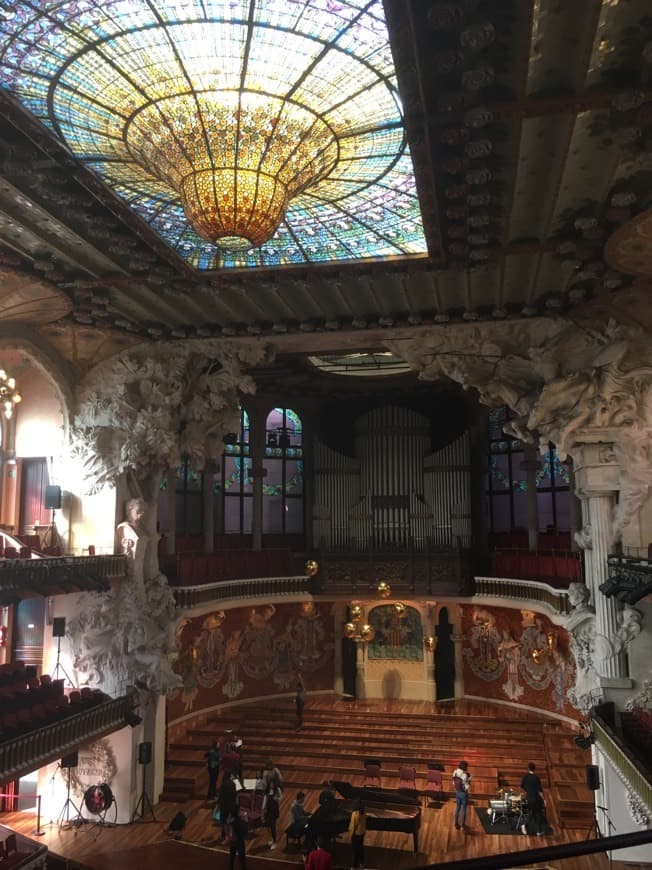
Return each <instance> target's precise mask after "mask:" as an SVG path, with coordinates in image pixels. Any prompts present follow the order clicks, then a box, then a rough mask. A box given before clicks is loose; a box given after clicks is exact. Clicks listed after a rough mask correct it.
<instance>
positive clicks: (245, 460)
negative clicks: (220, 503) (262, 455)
mask: <svg viewBox="0 0 652 870" xmlns="http://www.w3.org/2000/svg"><path fill="white" fill-rule="evenodd" d="M250 469H251V458H250V454H249V417H248V415H247V412H246V411H241V412H240V431H239V432H236V433H234V437H233V438H232V439H227V443H226V444H225V445H224V453H223V454H222V493H223V496H224V533H225V534H227V535H229V534H231V535H238V534H239V535H247V534H251V517H252V505H253V501H252V495H253V486H252V481H251V478H250V475H249V472H250Z"/></svg>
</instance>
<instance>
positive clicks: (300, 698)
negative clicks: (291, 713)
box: [294, 671, 306, 731]
mask: <svg viewBox="0 0 652 870" xmlns="http://www.w3.org/2000/svg"><path fill="white" fill-rule="evenodd" d="M296 692H297V693H296V695H295V697H294V705H295V708H296V711H297V721H296V725H295V729H296V730H297V731H301V726H302V725H303V708H304V706H305V703H306V685H305V683H304V682H303V674H302V673H301V671H297V688H296Z"/></svg>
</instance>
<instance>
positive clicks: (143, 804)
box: [131, 761, 156, 822]
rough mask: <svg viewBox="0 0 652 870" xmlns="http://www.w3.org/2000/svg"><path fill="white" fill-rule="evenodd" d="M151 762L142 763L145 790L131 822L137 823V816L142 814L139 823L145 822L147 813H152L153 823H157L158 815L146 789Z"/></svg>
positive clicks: (141, 794)
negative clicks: (146, 776) (148, 767)
mask: <svg viewBox="0 0 652 870" xmlns="http://www.w3.org/2000/svg"><path fill="white" fill-rule="evenodd" d="M148 763H149V762H147V761H145V762H141V764H142V766H143V790H142V791H141V793H140V797H139V798H138V803H137V804H136V809H135V810H134V814H133V816H132V817H131V821H132V822H135V821H136V816H137V815H139V814H140V819H139V821H141V822H142V821H144V816H145V813H146V812H148V813H151V816H152V819H151V821H153V822H155V821H156V815H155V814H154V807H153V806H152V802H151V800H150V799H149V795H148V794H147V789H146V788H145V774H146V773H147V765H148Z"/></svg>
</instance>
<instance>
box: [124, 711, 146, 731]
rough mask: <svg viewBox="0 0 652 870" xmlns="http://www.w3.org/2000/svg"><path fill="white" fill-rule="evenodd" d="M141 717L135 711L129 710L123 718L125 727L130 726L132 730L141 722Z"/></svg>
mask: <svg viewBox="0 0 652 870" xmlns="http://www.w3.org/2000/svg"><path fill="white" fill-rule="evenodd" d="M142 721H143V720H142V717H141V716H139V715H138V713H136V711H135V710H129V712H128V713H127V715H126V716H125V722H126V723H127V725H131V727H132V728H135V727H136V726H137V725H140V723H141V722H142Z"/></svg>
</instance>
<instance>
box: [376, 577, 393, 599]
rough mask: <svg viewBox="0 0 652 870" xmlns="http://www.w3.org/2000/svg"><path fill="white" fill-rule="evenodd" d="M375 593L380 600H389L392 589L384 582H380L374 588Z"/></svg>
mask: <svg viewBox="0 0 652 870" xmlns="http://www.w3.org/2000/svg"><path fill="white" fill-rule="evenodd" d="M376 591H377V592H378V594H379V595H380V597H381V598H389V596H390V595H391V594H392V587H391V586H390V585H389V583H387V582H386V581H385V580H381V581H380V583H379V584H378V586H377V587H376Z"/></svg>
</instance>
